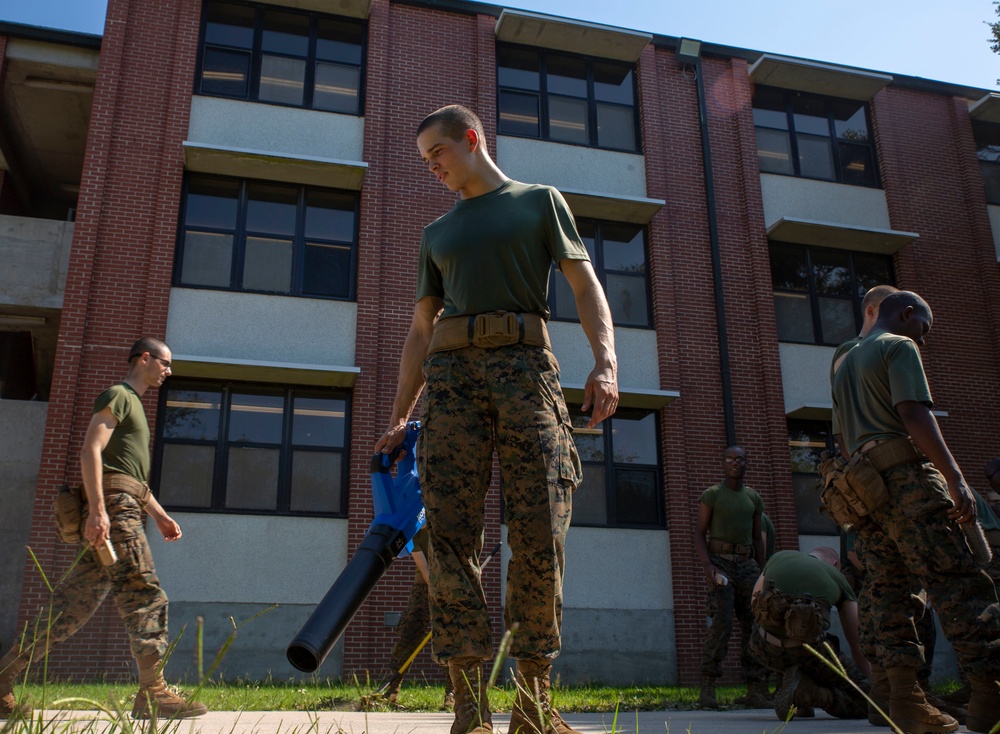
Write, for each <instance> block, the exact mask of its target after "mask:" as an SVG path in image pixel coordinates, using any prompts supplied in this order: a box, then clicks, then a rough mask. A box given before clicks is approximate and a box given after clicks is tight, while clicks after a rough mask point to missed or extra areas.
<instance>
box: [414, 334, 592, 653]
mask: <svg viewBox="0 0 1000 734" xmlns="http://www.w3.org/2000/svg"><path fill="white" fill-rule="evenodd" d="M424 379H425V380H426V387H425V389H424V405H423V414H422V421H423V426H422V429H421V431H420V437H419V439H418V444H417V462H418V471H419V473H420V483H421V488H422V492H423V499H424V506H425V507H426V509H427V525H428V527H429V529H430V541H431V542H430V557H429V566H430V587H431V593H430V597H431V598H430V608H431V625H432V628H433V648H434V658H435V660H437V661H438V662H439V663H445V662H447V661H448V660H449V659H451V658H455V657H467V656H473V657H479V658H481V659H483V660H487V659H489V658H490V657H492V655H493V643H492V637H491V634H490V617H489V610H488V609H487V607H486V595H485V593H484V592H483V586H482V579H481V572H480V567H479V555H480V553H481V552H482V549H483V542H484V536H483V533H484V525H485V501H486V493H487V490H488V489H489V485H490V475H491V472H492V466H493V453H494V449H495V450H496V454H497V456H498V458H499V463H500V471H501V477H502V482H501V484H502V491H503V500H504V522H505V523H506V525H507V544H508V545H509V546H510V551H511V557H510V561H509V563H508V566H507V588H506V604H505V607H504V625H505V627H506V628H507V629H511V628H512V626H513V625H514V624H517V625H518V629H517V633H516V634H515V635H514V639H513V640H512V643H511V649H510V654H511V655H512V656H513V657H517V658H528V659H540V658H553V657H555V656H556V655H558V654H559V649H560V645H561V630H560V628H561V625H562V587H563V573H564V568H565V565H564V564H565V556H564V544H565V540H566V531H567V529H568V528H569V523H570V514H571V510H572V493H573V490H574V489H575V488H576V487H577V485H578V484H579V482H580V479H581V475H582V469H581V466H580V459H579V456H578V455H577V451H576V444H575V443H574V441H573V436H572V429H571V426H570V420H569V413H568V411H567V410H566V404H565V402H564V400H563V397H562V390H561V388H560V386H559V366H558V363H557V362H556V358H555V356H554V355H553V354H552V353H551V352H550V351H548V350H547V349H543V348H541V347H533V346H526V345H524V344H515V345H510V346H506V347H499V348H494V349H481V348H478V347H466V348H464V349H458V350H454V351H450V352H438V353H436V354H432V355H430V356H429V357H428V358H427V360H426V361H425V362H424Z"/></svg>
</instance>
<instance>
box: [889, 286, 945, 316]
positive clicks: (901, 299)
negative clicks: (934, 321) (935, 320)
mask: <svg viewBox="0 0 1000 734" xmlns="http://www.w3.org/2000/svg"><path fill="white" fill-rule="evenodd" d="M907 306H912V307H913V310H914V311H922V312H923V313H924V314H926V315H927V316H931V315H932V312H931V307H930V306H929V305H927V301H925V300H924V299H923V298H921V297H920V296H918V295H917V294H916V293H914V292H913V291H896V292H895V293H890V294H889V295H887V296H886V297H885V298H883V299H882V303H881V304H880V305H879V307H878V312H879V318H881V317H883V316H886V317H893V316H896V315H898V314H899V313H901V312H902V311H903V309H905V308H906V307H907Z"/></svg>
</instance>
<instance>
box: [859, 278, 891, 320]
mask: <svg viewBox="0 0 1000 734" xmlns="http://www.w3.org/2000/svg"><path fill="white" fill-rule="evenodd" d="M891 293H899V288H897V287H896V286H894V285H877V286H875V287H874V288H871V289H869V291H868V292H867V293H865V297H864V298H862V299H861V313H864V312H865V311H867V310H868V307H869V306H875V307H876V308H878V307H879V305H880V304H881V303H882V301H884V300H885V297H886V296H888V295H889V294H891Z"/></svg>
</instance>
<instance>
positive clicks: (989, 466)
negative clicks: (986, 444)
mask: <svg viewBox="0 0 1000 734" xmlns="http://www.w3.org/2000/svg"><path fill="white" fill-rule="evenodd" d="M998 470H1000V459H990V460H989V461H988V462H986V478H987V479H989V478H990V477H992V476H993V475H994V474H996V473H997V471H998Z"/></svg>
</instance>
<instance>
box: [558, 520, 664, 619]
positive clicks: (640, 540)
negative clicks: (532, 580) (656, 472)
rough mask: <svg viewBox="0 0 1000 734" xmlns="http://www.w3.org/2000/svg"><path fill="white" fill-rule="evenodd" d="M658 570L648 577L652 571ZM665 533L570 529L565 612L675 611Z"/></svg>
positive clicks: (564, 596)
mask: <svg viewBox="0 0 1000 734" xmlns="http://www.w3.org/2000/svg"><path fill="white" fill-rule="evenodd" d="M652 568H655V569H657V571H656V573H649V569H652ZM670 579H671V572H670V536H669V534H668V533H667V531H666V530H631V529H625V528H572V529H571V530H570V532H569V536H568V537H567V540H566V578H565V581H564V582H563V605H564V607H566V608H570V607H576V608H587V609H590V610H598V609H609V610H625V609H647V610H663V609H673V606H674V597H673V587H672V585H671V583H670Z"/></svg>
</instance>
